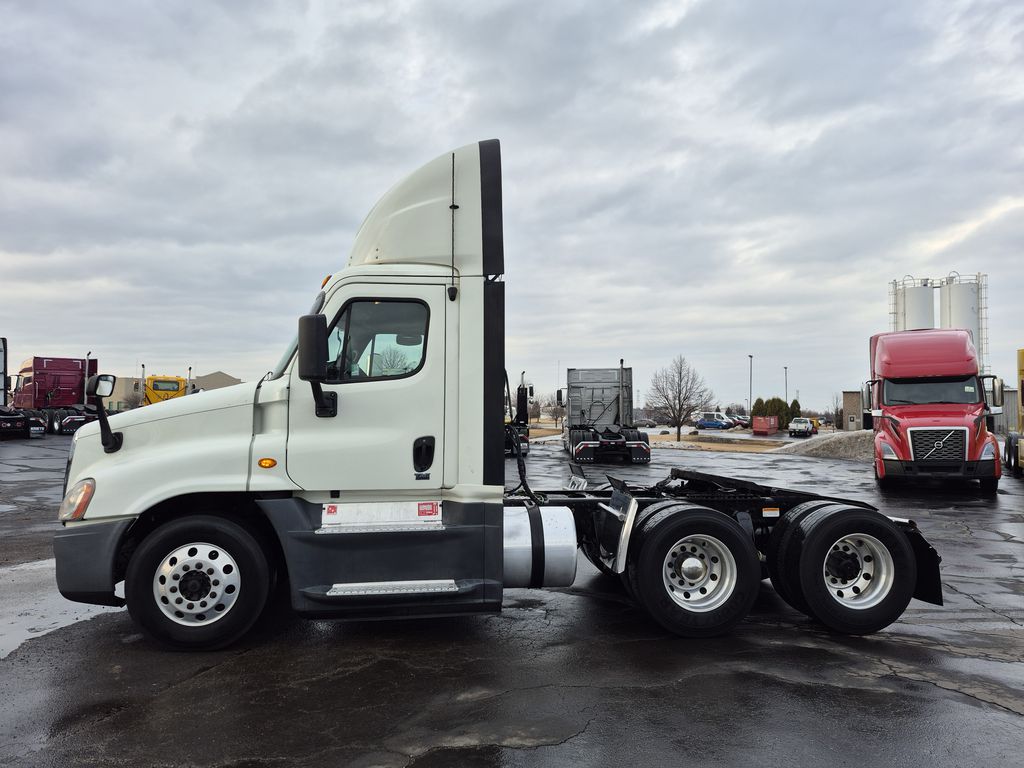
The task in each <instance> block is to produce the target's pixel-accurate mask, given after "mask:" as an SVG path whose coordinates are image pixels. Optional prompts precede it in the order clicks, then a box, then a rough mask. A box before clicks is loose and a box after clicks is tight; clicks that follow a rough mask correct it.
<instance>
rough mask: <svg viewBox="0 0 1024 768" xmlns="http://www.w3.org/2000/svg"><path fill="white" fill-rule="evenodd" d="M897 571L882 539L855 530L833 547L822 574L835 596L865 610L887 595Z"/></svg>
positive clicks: (829, 589)
mask: <svg viewBox="0 0 1024 768" xmlns="http://www.w3.org/2000/svg"><path fill="white" fill-rule="evenodd" d="M895 572H896V566H895V563H894V562H893V559H892V554H891V553H890V552H889V549H888V548H887V547H886V546H885V545H884V544H882V542H880V541H879V540H878V539H876V538H875V537H874V536H868V535H867V534H864V533H852V534H850V535H848V536H844V537H843V538H841V539H839V540H838V541H837V542H836V543H835V544H833V545H832V546H831V547H830V548H829V552H828V555H826V556H825V563H824V565H823V566H822V569H821V576H822V579H824V582H825V588H826V589H827V591H828V593H829V594H830V595H831V596H832V599H833V600H835V601H836V602H837V603H839V604H840V605H843V606H846V607H847V608H853V609H854V610H859V611H863V610H866V609H868V608H873V607H874V606H876V605H878V604H879V603H880V602H882V600H884V599H885V596H886V595H888V594H889V592H890V590H891V589H892V585H893V580H894V578H895Z"/></svg>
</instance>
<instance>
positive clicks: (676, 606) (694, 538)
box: [626, 504, 761, 637]
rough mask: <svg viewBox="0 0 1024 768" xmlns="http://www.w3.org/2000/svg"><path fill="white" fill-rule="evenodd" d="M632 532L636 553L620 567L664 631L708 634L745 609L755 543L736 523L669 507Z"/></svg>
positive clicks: (756, 576)
mask: <svg viewBox="0 0 1024 768" xmlns="http://www.w3.org/2000/svg"><path fill="white" fill-rule="evenodd" d="M679 507H683V508H684V509H680V508H679ZM637 533H639V534H640V540H639V541H638V542H637V551H636V554H635V556H632V557H630V559H629V561H627V565H626V569H627V575H628V577H629V585H630V588H631V592H632V594H633V595H634V597H635V599H637V601H638V602H639V603H640V604H641V605H642V606H643V607H644V608H645V609H646V610H647V612H648V613H649V614H650V615H651V617H652V618H653V619H654V620H655V621H656V622H658V623H659V624H661V625H662V626H663V627H665V629H667V630H669V631H670V632H673V633H675V634H677V635H681V636H683V637H713V636H716V635H721V634H724V633H726V632H728V631H729V630H730V629H732V628H733V627H734V626H735V625H736V624H737V623H739V622H740V621H741V620H742V619H743V618H744V617H745V616H746V615H747V613H748V612H749V611H750V608H751V607H752V606H753V604H754V600H755V599H756V598H757V592H758V586H759V583H760V572H761V568H760V564H759V563H758V560H757V551H756V550H755V549H754V543H753V541H751V539H750V537H749V536H748V535H747V533H746V532H745V531H744V530H743V528H742V527H740V525H739V524H738V523H737V522H736V521H735V520H733V519H732V518H730V517H727V516H726V515H724V514H722V513H721V512H716V511H714V510H711V509H707V508H704V507H695V506H692V505H687V504H683V505H672V506H671V507H669V508H666V509H662V510H660V511H658V512H656V513H655V514H653V515H652V516H650V517H648V518H647V519H646V520H645V521H644V523H643V525H642V527H640V528H639V529H638V530H637ZM631 549H632V548H631Z"/></svg>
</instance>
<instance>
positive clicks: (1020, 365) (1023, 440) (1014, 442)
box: [1003, 349, 1024, 477]
mask: <svg viewBox="0 0 1024 768" xmlns="http://www.w3.org/2000/svg"><path fill="white" fill-rule="evenodd" d="M1017 430H1018V431H1016V432H1011V433H1010V434H1008V435H1007V436H1006V445H1004V446H1003V457H1004V461H1005V462H1006V471H1007V472H1009V473H1010V474H1011V475H1013V476H1014V477H1020V476H1021V474H1022V467H1024V437H1022V433H1024V349H1018V350H1017Z"/></svg>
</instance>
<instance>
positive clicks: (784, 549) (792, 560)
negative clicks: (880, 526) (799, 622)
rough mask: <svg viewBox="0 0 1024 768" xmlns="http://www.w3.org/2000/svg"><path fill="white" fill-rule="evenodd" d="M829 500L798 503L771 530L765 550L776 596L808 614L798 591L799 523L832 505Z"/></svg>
mask: <svg viewBox="0 0 1024 768" xmlns="http://www.w3.org/2000/svg"><path fill="white" fill-rule="evenodd" d="M834 503H835V502H831V501H805V502H803V503H802V504H797V505H796V506H795V507H793V508H792V509H791V510H789V512H787V513H786V514H785V515H783V516H782V519H781V520H779V522H778V523H777V524H776V526H775V528H773V529H772V534H771V536H770V537H769V538H768V547H767V549H768V551H767V552H765V559H766V561H767V564H768V577H769V578H770V579H771V582H772V587H774V588H775V592H776V594H778V596H779V597H781V598H782V599H783V600H784V601H785V602H786V603H787V604H788V605H790V606H791V607H793V608H795V609H796V610H798V611H800V613H803V614H806V615H808V616H809V615H811V614H810V609H809V608H808V606H807V601H806V600H805V599H804V595H803V592H802V591H801V589H800V573H799V567H800V545H801V540H800V539H799V538H798V535H797V534H798V531H799V529H800V523H801V522H803V520H804V518H806V517H807V516H808V515H810V514H812V513H814V512H817V511H818V510H821V509H825V508H826V507H830V506H832V505H834Z"/></svg>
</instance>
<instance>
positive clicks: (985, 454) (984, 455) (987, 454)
mask: <svg viewBox="0 0 1024 768" xmlns="http://www.w3.org/2000/svg"><path fill="white" fill-rule="evenodd" d="M995 457H996V446H995V444H994V443H985V447H984V448H982V449H981V458H980V459H979V461H985V459H995Z"/></svg>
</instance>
